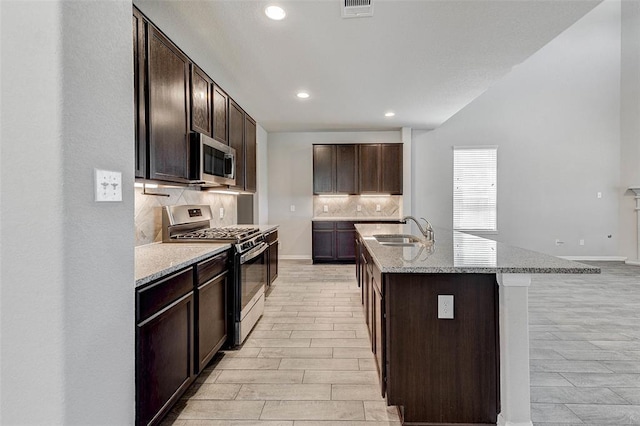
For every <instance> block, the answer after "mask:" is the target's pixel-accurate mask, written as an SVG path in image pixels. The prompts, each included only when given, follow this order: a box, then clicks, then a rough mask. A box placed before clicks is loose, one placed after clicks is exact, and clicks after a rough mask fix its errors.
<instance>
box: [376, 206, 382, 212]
mask: <svg viewBox="0 0 640 426" xmlns="http://www.w3.org/2000/svg"><path fill="white" fill-rule="evenodd" d="M380 210H382V209H381V208H380V204H376V211H377V212H379V211H380Z"/></svg>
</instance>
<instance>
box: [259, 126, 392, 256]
mask: <svg viewBox="0 0 640 426" xmlns="http://www.w3.org/2000/svg"><path fill="white" fill-rule="evenodd" d="M383 142H385V143H400V142H402V138H401V132H400V131H387V132H291V133H276V132H274V133H269V143H268V148H267V152H268V158H267V162H268V164H269V171H268V197H269V200H268V201H269V223H273V224H279V225H280V232H279V233H278V238H279V240H280V256H281V257H282V258H303V259H310V258H311V218H312V217H313V150H312V146H313V144H314V143H383ZM292 204H293V205H295V206H296V211H295V212H291V211H290V206H291V205H292Z"/></svg>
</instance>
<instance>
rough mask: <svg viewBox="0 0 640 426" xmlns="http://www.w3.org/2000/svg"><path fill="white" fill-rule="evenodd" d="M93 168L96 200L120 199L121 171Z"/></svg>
mask: <svg viewBox="0 0 640 426" xmlns="http://www.w3.org/2000/svg"><path fill="white" fill-rule="evenodd" d="M94 170H95V173H94V175H95V192H96V202H118V201H122V173H121V172H113V171H109V170H100V169H94Z"/></svg>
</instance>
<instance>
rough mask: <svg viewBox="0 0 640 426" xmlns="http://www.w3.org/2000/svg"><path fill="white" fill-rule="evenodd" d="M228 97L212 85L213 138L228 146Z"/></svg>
mask: <svg viewBox="0 0 640 426" xmlns="http://www.w3.org/2000/svg"><path fill="white" fill-rule="evenodd" d="M228 105H229V96H227V94H226V93H225V91H224V90H222V89H221V88H220V87H218V86H217V85H215V84H214V85H213V138H214V139H215V140H217V141H219V142H222V143H226V144H227V145H229V139H228V138H229V135H228V133H227V122H228V111H229V109H228V108H229V106H228Z"/></svg>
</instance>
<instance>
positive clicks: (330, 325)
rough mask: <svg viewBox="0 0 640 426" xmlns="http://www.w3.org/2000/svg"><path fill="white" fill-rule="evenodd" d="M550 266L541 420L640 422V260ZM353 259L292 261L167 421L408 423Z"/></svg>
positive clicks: (543, 423) (537, 307) (540, 282)
mask: <svg viewBox="0 0 640 426" xmlns="http://www.w3.org/2000/svg"><path fill="white" fill-rule="evenodd" d="M590 263H591V264H595V265H597V266H600V267H601V268H602V270H603V273H602V274H601V275H539V276H534V278H533V282H532V285H531V288H530V297H529V304H530V318H529V322H530V324H531V334H530V346H531V402H532V404H531V407H532V418H533V422H534V425H536V426H552V425H556V424H563V425H584V424H588V425H592V426H595V425H623V424H625V425H626V424H639V425H640V267H633V266H628V265H624V264H623V263H618V262H604V263H594V262H590ZM354 272H355V267H354V266H353V265H344V266H343V265H311V264H309V263H308V262H299V261H281V262H280V265H279V277H278V279H277V281H276V282H275V283H274V285H273V286H272V289H271V291H270V293H269V297H268V298H267V300H266V304H265V313H264V316H263V317H262V318H261V320H260V321H259V323H258V324H257V325H256V328H255V329H254V330H253V332H252V333H251V335H250V336H249V337H248V339H247V341H246V342H245V344H244V345H243V347H242V349H240V350H237V351H225V352H224V353H223V356H221V357H219V358H217V359H216V360H215V361H214V362H213V363H212V364H211V365H210V366H209V367H208V368H207V369H206V370H205V371H204V372H203V373H202V374H201V375H200V376H199V377H198V379H197V381H196V383H195V384H194V385H193V386H192V387H191V388H190V389H189V390H188V391H187V393H186V394H185V396H184V398H183V399H182V400H181V401H180V402H178V404H176V406H175V408H174V409H173V411H172V412H171V413H170V414H169V415H168V416H167V418H166V419H165V421H164V422H163V424H165V425H177V426H187V425H189V426H194V425H210V426H215V425H229V426H234V425H244V426H248V425H256V426H260V425H261V426H367V425H369V426H383V425H388V426H391V425H393V426H398V425H399V422H398V417H397V414H396V411H395V407H387V406H386V404H385V402H384V400H383V399H382V398H381V397H380V393H379V386H378V378H377V373H376V371H375V365H374V360H373V356H372V354H371V351H370V350H369V338H368V334H367V329H366V325H365V322H364V317H363V310H362V306H361V304H360V292H359V289H358V287H357V285H356V282H355V274H354Z"/></svg>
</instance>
